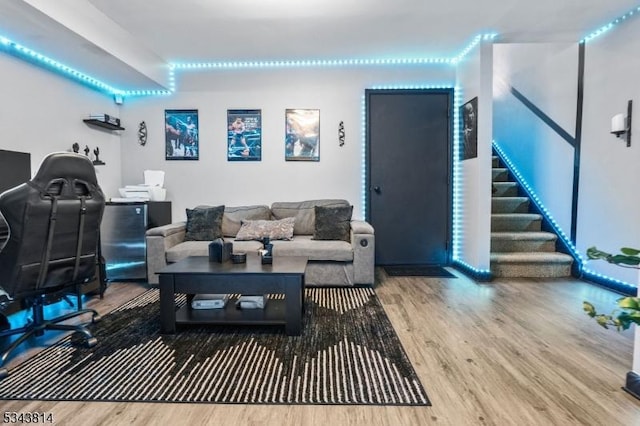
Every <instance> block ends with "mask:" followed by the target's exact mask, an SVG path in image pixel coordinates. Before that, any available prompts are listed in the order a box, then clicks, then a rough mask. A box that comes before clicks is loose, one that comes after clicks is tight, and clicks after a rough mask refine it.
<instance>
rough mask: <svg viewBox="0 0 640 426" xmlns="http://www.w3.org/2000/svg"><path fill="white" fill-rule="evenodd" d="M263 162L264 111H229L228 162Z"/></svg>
mask: <svg viewBox="0 0 640 426" xmlns="http://www.w3.org/2000/svg"><path fill="white" fill-rule="evenodd" d="M260 160H262V111H261V110H259V109H229V110H227V161H260Z"/></svg>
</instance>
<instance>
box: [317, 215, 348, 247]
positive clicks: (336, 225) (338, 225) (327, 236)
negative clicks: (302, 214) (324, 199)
mask: <svg viewBox="0 0 640 426" xmlns="http://www.w3.org/2000/svg"><path fill="white" fill-rule="evenodd" d="M315 212H316V224H315V229H314V232H313V239H314V240H342V241H348V242H351V232H350V231H351V215H352V214H353V206H337V207H333V206H332V207H326V206H316V207H315Z"/></svg>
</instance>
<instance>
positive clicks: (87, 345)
mask: <svg viewBox="0 0 640 426" xmlns="http://www.w3.org/2000/svg"><path fill="white" fill-rule="evenodd" d="M97 344H98V339H96V338H95V337H91V338H90V339H87V340H85V341H84V347H85V348H92V347H94V346H95V345H97Z"/></svg>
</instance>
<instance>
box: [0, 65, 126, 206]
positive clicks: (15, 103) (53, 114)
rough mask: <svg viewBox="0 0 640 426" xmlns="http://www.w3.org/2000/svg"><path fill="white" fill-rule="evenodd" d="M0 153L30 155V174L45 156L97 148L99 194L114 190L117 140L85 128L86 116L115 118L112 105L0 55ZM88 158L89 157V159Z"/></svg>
mask: <svg viewBox="0 0 640 426" xmlns="http://www.w3.org/2000/svg"><path fill="white" fill-rule="evenodd" d="M0 93H2V98H3V101H2V102H0V128H2V138H1V139H0V149H7V150H12V151H22V152H28V153H30V154H31V172H32V174H35V172H36V171H37V170H38V167H39V165H40V162H41V161H42V159H43V158H44V156H45V155H47V154H49V153H51V152H54V151H71V145H73V143H74V142H77V143H79V144H80V146H81V153H82V149H84V146H85V145H88V146H89V148H90V149H91V152H93V150H94V149H95V148H96V147H99V149H100V156H99V158H100V160H102V161H104V162H105V163H106V165H104V166H97V167H96V173H97V175H98V183H99V184H100V186H101V187H102V189H103V191H104V192H105V193H111V192H113V191H115V190H117V188H118V187H119V186H120V173H121V171H120V137H119V136H118V135H117V134H115V133H113V132H107V131H103V130H96V129H95V128H91V127H89V126H87V125H86V124H85V123H84V122H83V121H82V119H83V118H85V117H86V116H87V115H89V114H91V113H108V114H113V115H115V116H118V108H117V105H115V104H114V103H113V101H112V100H111V99H110V98H109V97H108V96H107V95H104V94H102V93H99V92H96V91H94V90H91V89H88V88H86V87H83V86H81V85H79V84H78V83H76V82H73V81H70V80H68V79H66V78H65V77H62V76H60V75H58V74H54V73H52V72H50V71H47V70H44V69H41V68H39V67H37V66H35V65H32V64H29V63H27V62H25V61H22V60H20V59H17V58H15V57H13V56H10V55H7V54H0ZM92 155H93V154H92Z"/></svg>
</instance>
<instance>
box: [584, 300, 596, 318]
mask: <svg viewBox="0 0 640 426" xmlns="http://www.w3.org/2000/svg"><path fill="white" fill-rule="evenodd" d="M582 309H583V310H584V311H585V312H586V313H587V314H588V315H589V316H590V317H591V318H593V317H595V316H596V308H595V307H594V306H593V305H592V304H591V303H589V302H582Z"/></svg>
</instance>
